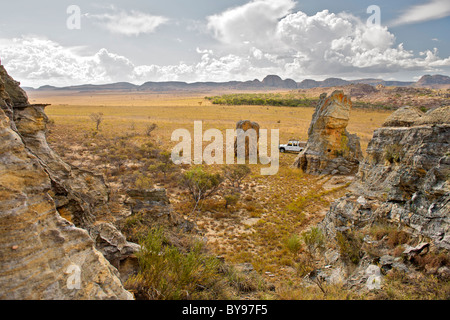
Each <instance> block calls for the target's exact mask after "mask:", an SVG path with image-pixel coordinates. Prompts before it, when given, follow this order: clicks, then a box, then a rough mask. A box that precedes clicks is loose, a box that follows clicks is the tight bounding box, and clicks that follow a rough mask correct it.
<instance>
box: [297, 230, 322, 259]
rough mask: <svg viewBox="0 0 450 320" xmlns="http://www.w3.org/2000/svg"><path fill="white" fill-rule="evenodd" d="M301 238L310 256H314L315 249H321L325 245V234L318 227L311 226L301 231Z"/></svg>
mask: <svg viewBox="0 0 450 320" xmlns="http://www.w3.org/2000/svg"><path fill="white" fill-rule="evenodd" d="M301 238H302V240H303V242H304V243H305V245H306V249H307V250H308V253H309V255H310V257H315V255H316V253H317V250H319V249H322V248H323V247H324V245H325V236H324V235H323V233H322V230H320V228H318V227H313V228H311V229H310V230H308V231H306V232H304V233H302V236H301Z"/></svg>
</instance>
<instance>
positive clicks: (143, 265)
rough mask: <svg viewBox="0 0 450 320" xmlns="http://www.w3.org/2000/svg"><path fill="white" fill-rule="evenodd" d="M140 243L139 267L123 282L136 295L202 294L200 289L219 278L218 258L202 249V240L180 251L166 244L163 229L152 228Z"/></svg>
mask: <svg viewBox="0 0 450 320" xmlns="http://www.w3.org/2000/svg"><path fill="white" fill-rule="evenodd" d="M140 244H141V250H140V251H139V252H138V253H137V254H136V256H137V258H138V261H139V268H140V271H139V273H138V274H137V275H136V276H133V277H131V278H130V279H129V280H128V281H127V284H126V285H127V287H128V288H130V290H132V291H134V292H135V294H136V295H137V296H138V297H139V298H143V299H150V300H180V299H195V298H202V297H203V296H202V291H204V290H207V289H208V288H212V287H214V284H215V282H217V280H218V267H219V260H218V259H216V258H215V257H212V256H208V255H206V254H205V253H203V252H202V250H203V243H201V242H198V241H197V242H194V244H193V246H192V247H191V248H190V251H189V252H187V253H183V252H181V251H180V250H179V249H178V248H176V247H174V246H172V245H168V244H167V240H166V239H165V237H164V234H163V230H162V229H160V228H154V229H152V230H151V231H150V232H149V233H148V235H147V236H146V237H145V238H144V239H143V241H141V243H140Z"/></svg>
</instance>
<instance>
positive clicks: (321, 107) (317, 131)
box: [294, 90, 363, 174]
mask: <svg viewBox="0 0 450 320" xmlns="http://www.w3.org/2000/svg"><path fill="white" fill-rule="evenodd" d="M351 107H352V103H351V100H350V98H349V97H347V96H346V95H344V93H343V91H339V90H336V91H334V92H333V93H332V94H331V96H330V97H327V95H326V93H324V94H322V95H321V96H320V100H319V103H318V105H317V107H316V110H315V112H314V114H313V117H312V121H311V124H310V127H309V130H308V142H307V145H306V148H305V149H304V150H303V151H302V152H301V153H300V154H299V155H298V157H297V159H296V160H295V163H294V166H295V167H298V168H301V169H302V170H303V171H305V172H307V173H311V174H352V173H356V171H357V170H358V165H359V161H360V160H362V157H363V156H362V151H361V147H360V143H359V138H358V137H357V136H356V135H355V134H349V133H348V132H347V130H346V128H347V125H348V121H349V117H350V109H351Z"/></svg>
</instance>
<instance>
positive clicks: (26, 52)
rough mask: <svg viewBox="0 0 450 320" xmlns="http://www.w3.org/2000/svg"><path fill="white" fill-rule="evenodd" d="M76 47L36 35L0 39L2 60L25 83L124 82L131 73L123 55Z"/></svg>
mask: <svg viewBox="0 0 450 320" xmlns="http://www.w3.org/2000/svg"><path fill="white" fill-rule="evenodd" d="M78 51H79V48H70V47H63V46H61V45H60V44H58V43H56V42H54V41H51V40H48V39H45V38H39V37H31V36H28V37H22V38H15V39H13V40H5V39H3V40H0V56H1V57H2V63H3V64H5V66H6V67H7V68H8V71H9V72H10V73H11V74H13V75H14V77H16V78H17V79H24V80H26V83H27V84H28V85H34V84H42V83H43V82H44V83H48V84H52V85H71V84H76V83H104V82H111V81H127V80H130V79H131V78H132V74H133V72H134V68H135V67H134V65H133V63H132V62H131V61H130V60H129V59H127V58H126V57H123V56H119V55H117V54H114V53H110V52H108V50H106V49H101V50H99V51H98V52H97V53H95V54H94V55H90V56H83V55H81V54H79V53H78Z"/></svg>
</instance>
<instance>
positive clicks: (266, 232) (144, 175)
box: [29, 92, 390, 299]
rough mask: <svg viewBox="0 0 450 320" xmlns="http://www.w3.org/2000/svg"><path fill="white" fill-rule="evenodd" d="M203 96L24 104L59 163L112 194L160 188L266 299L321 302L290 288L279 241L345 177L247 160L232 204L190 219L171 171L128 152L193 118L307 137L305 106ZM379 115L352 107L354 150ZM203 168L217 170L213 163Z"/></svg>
mask: <svg viewBox="0 0 450 320" xmlns="http://www.w3.org/2000/svg"><path fill="white" fill-rule="evenodd" d="M211 95H213V93H211V92H205V93H202V92H199V93H180V94H174V93H167V94H166V93H133V94H131V93H101V94H100V93H95V94H91V93H71V92H30V93H29V97H30V101H31V102H32V103H50V104H51V105H50V106H48V107H47V108H46V114H47V115H48V117H49V119H50V121H51V125H50V126H49V128H50V131H49V134H48V140H49V142H50V144H51V145H52V147H53V148H54V149H55V150H56V151H57V152H58V153H59V154H60V155H61V156H62V157H63V158H64V160H65V161H67V162H69V163H71V164H74V165H77V166H81V167H83V168H85V169H88V170H91V171H95V172H96V173H99V174H103V175H104V176H105V180H106V181H107V182H108V183H109V184H110V186H111V190H112V193H113V196H112V199H113V200H114V199H120V196H121V195H122V194H123V193H124V190H126V189H127V188H132V187H136V186H137V185H138V184H139V185H141V186H142V185H145V184H146V183H147V184H148V185H149V186H155V185H156V186H162V187H165V188H166V189H167V192H168V195H169V198H170V201H171V203H172V205H173V206H174V209H175V210H176V211H177V212H179V213H181V214H182V215H184V216H185V217H187V218H190V219H195V220H196V222H197V225H198V226H199V228H200V229H201V230H202V231H203V232H204V235H205V236H206V237H207V238H208V245H209V247H210V248H211V250H212V251H213V252H214V253H215V254H216V255H220V256H223V257H225V259H226V260H227V261H231V262H232V263H236V264H240V263H251V264H252V265H253V267H254V268H255V270H256V271H257V272H259V274H261V275H262V276H263V277H265V278H266V280H267V281H269V282H271V283H274V284H275V286H276V290H275V293H271V295H275V297H276V298H283V299H289V298H293V299H298V298H299V297H301V298H312V299H318V298H323V296H322V293H321V291H320V290H318V289H317V288H316V289H311V288H308V289H304V288H301V287H298V283H299V282H298V281H294V279H296V278H297V277H298V279H301V277H302V276H304V275H303V273H302V271H301V270H302V268H301V262H300V260H299V257H300V256H299V255H296V254H292V252H290V250H289V248H288V247H287V246H286V243H287V241H288V240H289V239H290V238H291V237H292V236H295V235H300V234H301V233H302V232H304V231H305V230H307V229H308V228H309V227H311V226H314V225H315V224H316V223H318V222H319V221H321V220H322V219H323V217H324V215H325V213H326V212H327V210H328V208H329V205H330V203H331V202H332V201H334V200H335V199H337V198H339V197H341V196H343V195H344V194H345V193H346V188H347V186H348V184H349V183H350V182H351V181H352V177H329V176H325V177H317V176H310V175H307V174H304V173H303V172H301V171H300V170H298V169H294V168H291V167H290V165H291V164H292V163H293V162H294V160H295V157H296V155H295V154H281V155H280V170H279V172H278V174H276V175H274V176H261V175H260V174H259V169H260V165H256V166H251V169H252V173H251V174H250V175H249V176H248V177H247V178H246V179H245V180H244V183H243V186H242V191H241V195H240V198H239V201H238V203H237V204H236V205H234V206H232V207H228V208H226V207H225V200H224V195H225V194H226V190H224V191H223V192H219V193H218V195H217V196H215V197H214V198H212V199H208V200H207V201H206V200H205V201H204V203H202V205H201V207H200V210H199V211H200V212H199V213H197V214H196V215H195V217H193V216H192V204H191V203H190V201H189V198H188V195H187V194H186V192H183V190H182V189H180V188H179V186H178V185H177V181H178V180H179V175H180V174H181V173H180V171H179V169H174V172H173V174H172V175H171V174H169V176H168V177H166V176H164V177H163V176H162V175H161V174H160V172H157V170H156V171H152V170H151V169H149V168H151V166H149V162H147V159H145V157H137V154H138V153H142V154H145V152H144V151H145V150H144V149H143V148H142V146H144V145H146V144H148V143H151V145H152V146H153V147H155V148H158V149H160V150H162V151H170V150H171V148H172V146H173V145H174V144H175V143H176V142H171V141H170V138H171V134H172V132H173V130H175V129H179V128H186V129H188V130H189V131H191V133H192V132H193V122H194V121H196V120H202V121H203V130H206V129H209V128H217V129H219V130H222V132H224V130H225V129H234V128H235V124H236V122H237V121H239V120H244V119H249V120H252V121H256V122H258V123H259V124H260V126H261V128H265V129H279V130H280V131H279V132H280V140H281V141H280V143H283V142H285V141H287V140H288V139H290V138H298V139H300V140H304V141H306V140H307V130H308V127H309V124H310V121H311V117H312V114H313V112H314V108H312V107H270V106H222V105H213V104H212V103H211V102H210V101H209V100H206V99H204V97H205V96H211ZM98 112H101V113H103V114H104V121H103V122H102V123H101V125H100V130H99V132H96V130H95V123H94V122H93V121H92V120H91V119H90V115H91V114H92V113H98ZM389 114H390V112H388V111H382V110H368V109H353V110H352V112H351V119H350V123H349V126H348V128H347V129H348V131H349V132H350V133H356V134H357V135H358V136H359V137H360V138H361V145H362V148H363V151H364V150H365V149H366V148H367V144H368V142H369V141H370V139H371V137H372V135H373V131H374V130H375V129H376V128H378V127H380V126H381V124H382V123H383V121H384V120H385V119H386V117H387V116H388V115H389ZM153 123H154V124H156V125H157V127H156V129H155V130H154V131H152V132H151V135H147V134H146V132H145V131H146V128H147V127H148V126H149V125H151V124H153ZM143 150H144V151H143ZM115 153H117V154H115ZM105 159H106V160H105ZM105 161H106V162H109V161H111V162H112V161H114V163H116V164H119V167H120V170H116V171H115V172H113V171H112V169H111V168H110V167H108V164H107V163H105ZM122 164H123V165H122ZM211 169H212V170H220V166H217V167H213V168H211ZM177 170H178V171H177ZM225 188H226V187H225ZM300 251H301V250H300ZM305 290H307V292H306V291H305ZM311 290H312V291H311ZM329 290H334V289H329ZM337 292H339V293H336V295H335V297H337V298H343V297H345V294H346V293H342V291H337ZM257 294H258V293H257ZM265 294H266V293H259V295H257V296H256V298H267V296H264V295H265ZM340 294H344V296H340ZM271 297H273V296H271Z"/></svg>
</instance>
